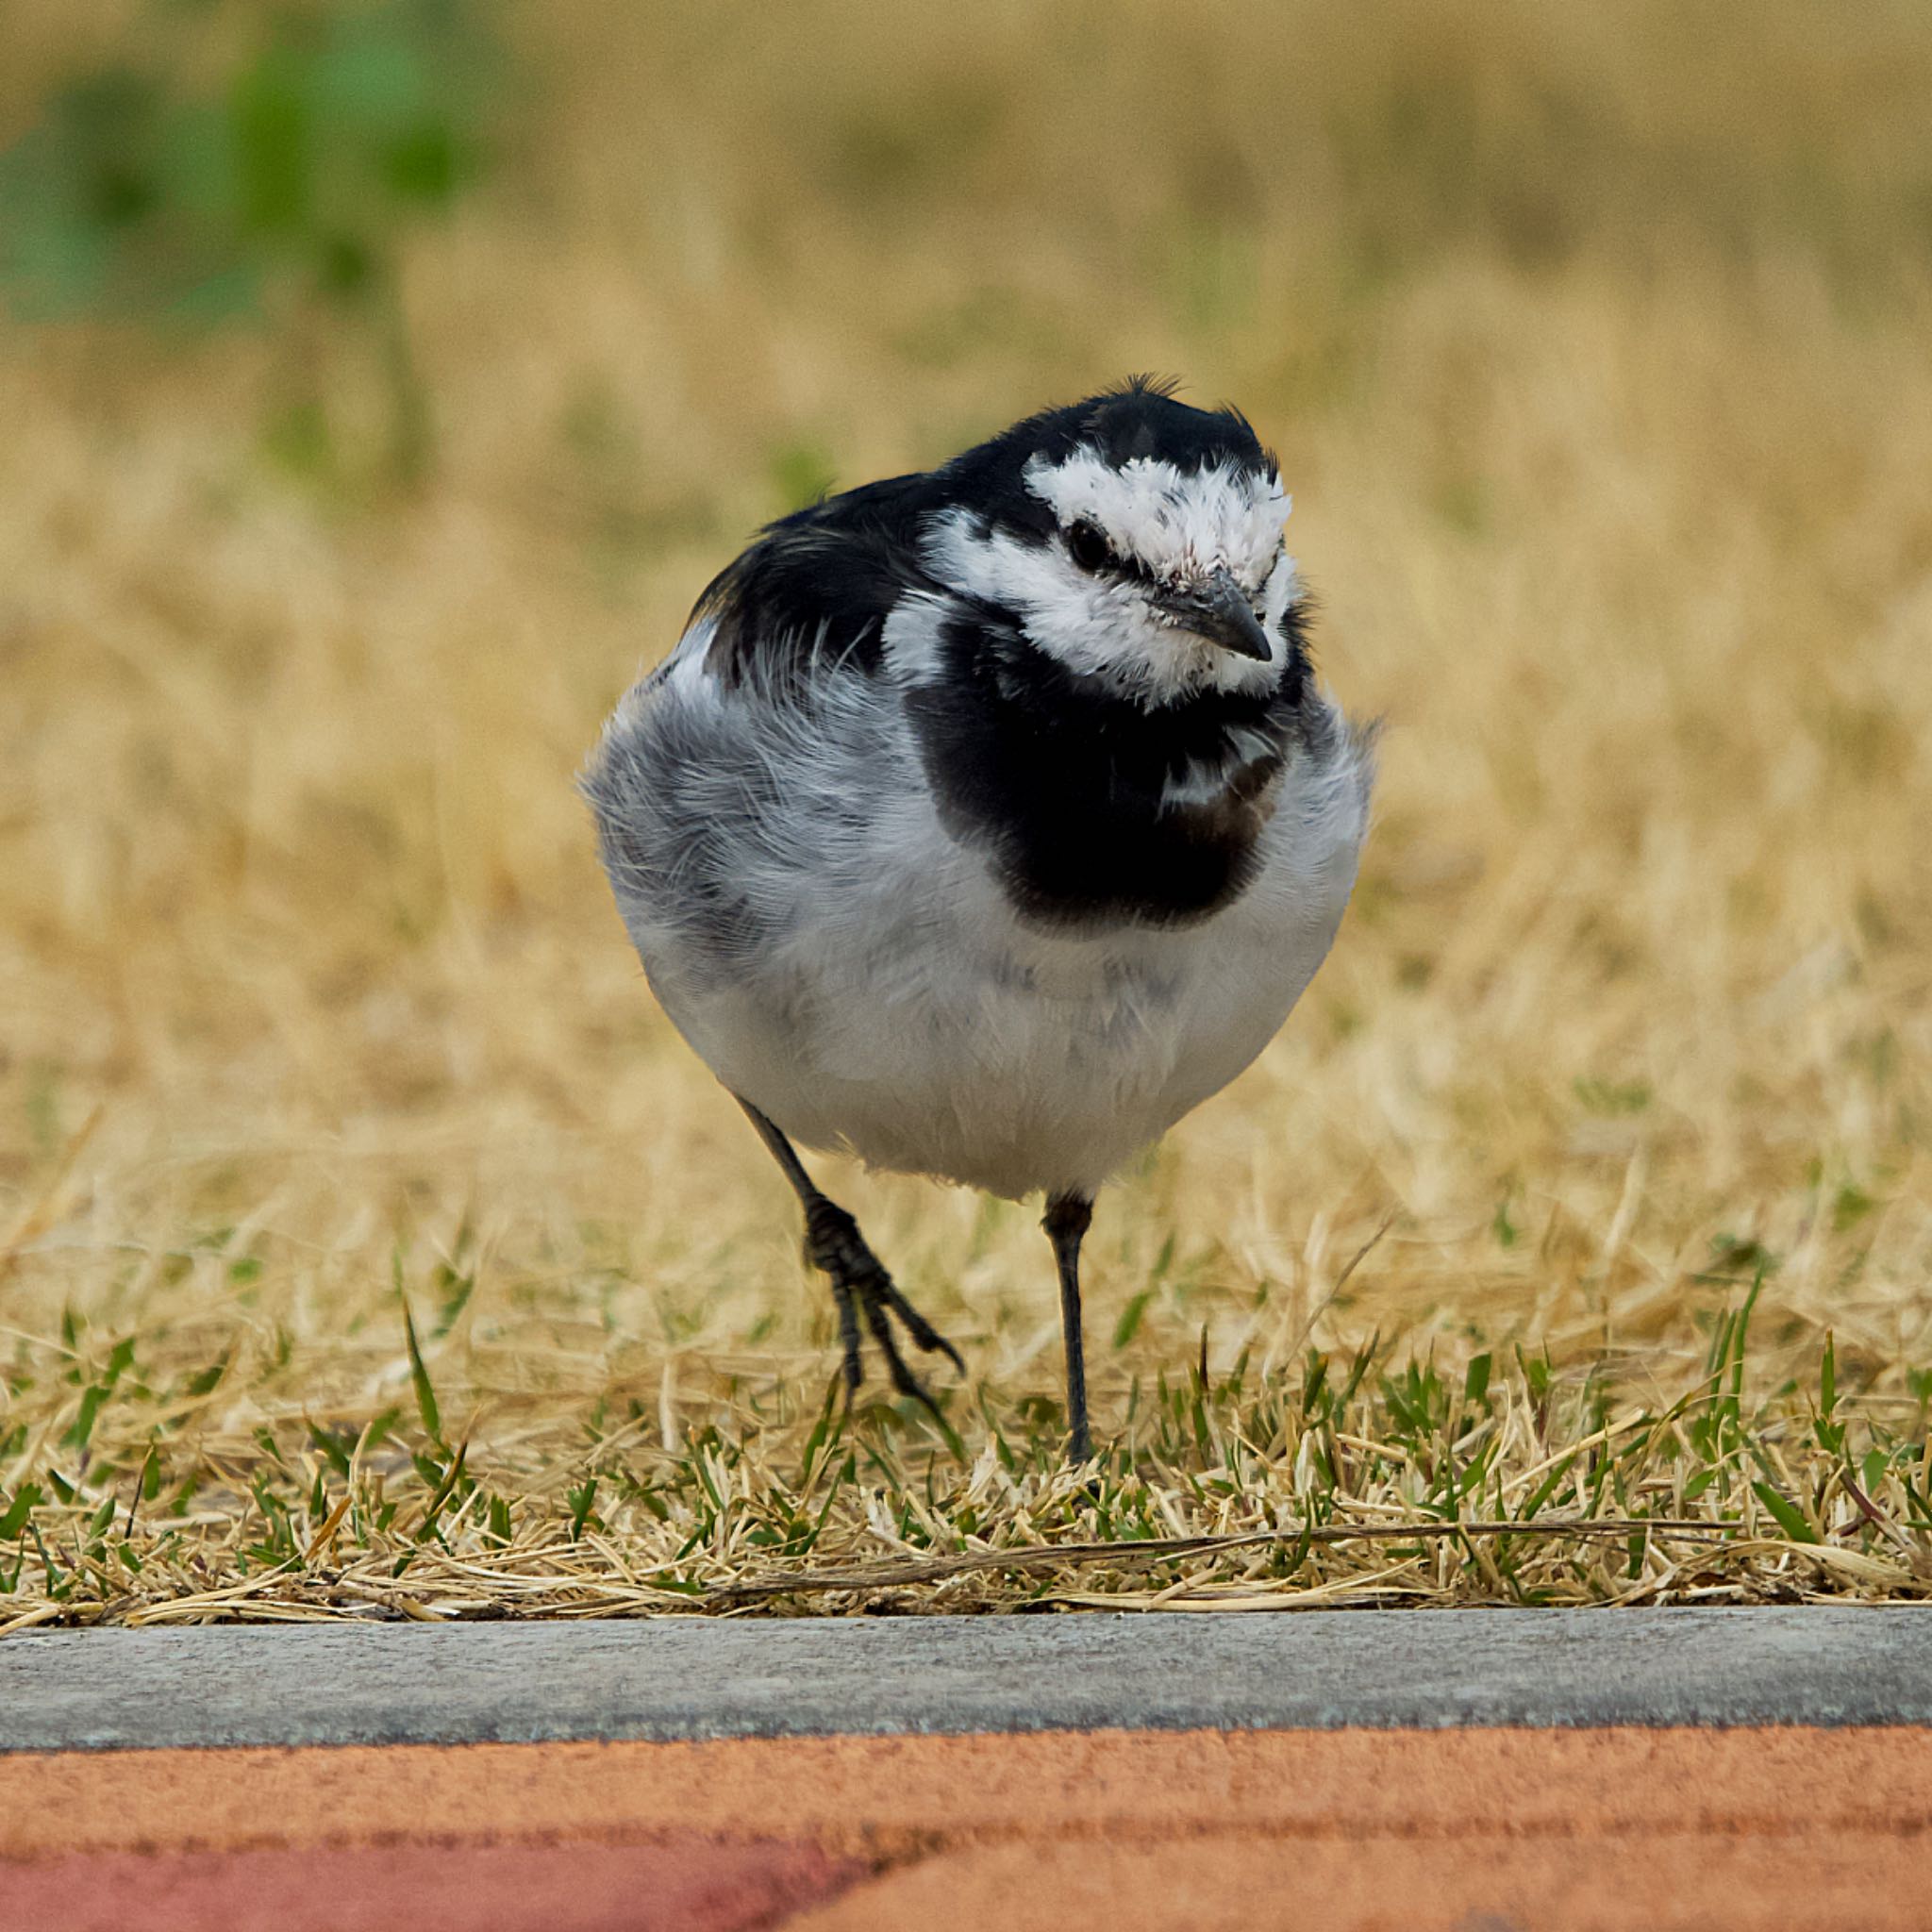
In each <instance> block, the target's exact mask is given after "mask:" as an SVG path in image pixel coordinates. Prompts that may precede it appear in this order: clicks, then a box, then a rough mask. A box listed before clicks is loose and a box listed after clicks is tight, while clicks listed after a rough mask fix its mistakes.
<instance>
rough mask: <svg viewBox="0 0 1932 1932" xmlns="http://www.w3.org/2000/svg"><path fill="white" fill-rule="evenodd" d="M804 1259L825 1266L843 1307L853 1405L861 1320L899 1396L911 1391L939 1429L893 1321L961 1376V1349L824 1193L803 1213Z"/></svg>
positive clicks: (859, 1372) (935, 1409) (936, 1412)
mask: <svg viewBox="0 0 1932 1932" xmlns="http://www.w3.org/2000/svg"><path fill="white" fill-rule="evenodd" d="M805 1258H806V1259H807V1260H808V1261H809V1262H810V1263H811V1265H812V1266H813V1267H814V1268H822V1269H824V1272H825V1273H826V1274H828V1275H829V1276H830V1277H831V1281H832V1300H833V1303H834V1304H835V1306H836V1307H837V1308H838V1310H839V1345H840V1347H841V1349H842V1350H843V1351H844V1356H845V1403H846V1407H848V1408H849V1407H851V1405H852V1401H853V1398H854V1397H855V1396H857V1395H858V1385H859V1382H860V1380H861V1379H862V1377H863V1374H864V1371H863V1369H862V1367H861V1364H860V1361H859V1336H858V1318H859V1315H860V1314H861V1313H863V1315H864V1317H865V1325H866V1326H867V1327H868V1328H870V1329H871V1330H872V1339H873V1340H874V1341H875V1342H877V1343H878V1348H879V1353H880V1354H881V1355H882V1356H884V1357H885V1358H886V1373H887V1374H889V1375H891V1378H892V1387H893V1388H894V1389H896V1390H897V1391H899V1393H900V1394H901V1395H909V1396H911V1397H912V1398H913V1399H914V1400H915V1401H918V1402H923V1403H924V1405H925V1406H926V1407H927V1408H929V1409H930V1410H931V1411H932V1413H933V1416H934V1418H935V1419H936V1420H937V1421H938V1422H939V1423H940V1424H941V1427H944V1426H946V1425H947V1424H946V1419H945V1417H944V1416H943V1415H941V1413H940V1407H939V1404H938V1403H936V1402H935V1401H934V1400H933V1399H932V1397H931V1396H930V1395H929V1394H928V1393H927V1392H926V1390H925V1386H924V1383H922V1382H921V1381H920V1379H919V1377H918V1376H917V1375H915V1374H913V1373H912V1371H911V1370H910V1369H908V1367H907V1366H906V1358H905V1357H904V1356H902V1355H901V1354H900V1353H899V1344H898V1341H897V1340H896V1339H895V1338H894V1336H893V1334H892V1320H893V1319H894V1318H896V1319H897V1320H898V1321H899V1322H900V1323H901V1324H904V1326H905V1329H906V1332H907V1334H908V1335H909V1336H910V1337H911V1338H912V1340H913V1341H915V1342H916V1343H917V1344H918V1345H919V1347H920V1348H922V1349H923V1350H924V1351H925V1353H926V1354H928V1355H931V1354H932V1353H934V1352H935V1351H937V1352H938V1353H940V1354H941V1355H943V1356H945V1357H947V1358H948V1360H950V1361H951V1362H952V1364H953V1366H954V1367H955V1368H956V1369H958V1372H959V1373H960V1374H962V1375H963V1374H965V1373H966V1364H965V1363H964V1362H963V1361H961V1360H960V1358H959V1351H958V1349H957V1348H955V1347H954V1346H953V1344H952V1343H951V1342H950V1341H947V1340H946V1338H945V1337H944V1336H943V1335H941V1333H940V1332H939V1330H938V1329H937V1328H935V1327H934V1326H933V1325H932V1324H931V1323H930V1322H928V1321H927V1320H926V1319H925V1317H924V1315H922V1314H921V1313H920V1312H919V1310H918V1309H917V1308H915V1307H913V1306H912V1304H911V1303H910V1302H908V1300H907V1299H906V1297H905V1296H904V1295H903V1294H901V1293H900V1292H899V1291H898V1290H897V1289H896V1288H895V1287H894V1286H893V1285H892V1277H891V1275H890V1274H887V1273H886V1271H885V1268H884V1267H883V1266H882V1265H881V1263H880V1261H879V1257H877V1256H876V1255H874V1253H873V1251H872V1249H871V1248H870V1247H868V1246H867V1245H866V1241H865V1237H864V1236H863V1235H862V1234H860V1233H859V1231H858V1223H857V1222H856V1221H854V1220H853V1218H852V1217H851V1215H849V1214H848V1213H846V1211H845V1210H844V1208H841V1207H839V1206H837V1205H836V1204H835V1203H833V1202H831V1201H827V1200H826V1199H825V1198H824V1196H823V1195H821V1196H819V1198H818V1199H816V1200H814V1201H812V1202H809V1203H808V1205H807V1208H806V1214H805Z"/></svg>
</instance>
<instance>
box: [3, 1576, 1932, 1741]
mask: <svg viewBox="0 0 1932 1932" xmlns="http://www.w3.org/2000/svg"><path fill="white" fill-rule="evenodd" d="M1678 1724H1696V1725H1711V1726H1723V1727H1735V1726H1741V1725H1766V1724H1801V1725H1830V1726H1840V1725H1848V1724H1882V1725H1922V1726H1932V1607H1903V1608H1887V1609H1867V1608H1857V1607H1835V1606H1834V1607H1790V1608H1787V1607H1767V1608H1747V1609H1700V1608H1666V1609H1630V1610H1590V1609H1586V1610H1399V1611H1397V1610H1390V1611H1376V1610H1367V1611H1364V1610H1352V1611H1307V1612H1302V1613H1299V1614H1296V1615H1289V1616H1253V1615H1248V1616H1205V1615H1199V1614H1195V1615H1175V1614H1164V1615H1163V1614H1153V1615H1140V1616H1136V1615H1118V1616H1117V1615H1089V1616H1080V1617H1024V1618H1013V1617H1007V1618H983V1619H966V1618H953V1617H943V1618H941V1617H934V1618H893V1619H857V1618H855V1619H842V1620H812V1621H803V1620H801V1621H795V1622H781V1621H768V1622H749V1621H747V1622H721V1621H716V1620H707V1619H699V1618H659V1619H652V1620H648V1621H639V1622H629V1623H568V1624H559V1623H542V1624H538V1623H532V1624H443V1625H430V1624H403V1625H395V1624H294V1625H290V1624H283V1625H274V1626H262V1625H254V1626H248V1625H241V1626H238V1625H232V1624H230V1625H214V1626H205V1627H198V1628H190V1629H135V1630H116V1629H109V1630H80V1631H53V1632H43V1631H29V1632H25V1633H22V1634H19V1635H16V1636H14V1637H10V1638H8V1639H6V1640H4V1641H0V1751H8V1752H22V1751H28V1752H32V1751H42V1752H44V1751H61V1750H87V1751H100V1750H123V1749H137V1750H138V1749H153V1748H159V1747H167V1746H184V1745H186V1746H208V1745H272V1746H280V1745H331V1744H461V1743H483V1742H527V1743H536V1742H555V1741H564V1740H610V1741H616V1740H675V1739H710V1738H743V1737H801V1736H803V1737H813V1736H820V1737H823V1736H841V1735H843V1736H850V1735H872V1736H881V1735H883V1736H890V1735H894V1734H905V1733H914V1732H925V1733H965V1732H986V1731H1052V1730H1112V1729H1155V1730H1195V1729H1224V1730H1255V1729H1270V1730H1333V1729H1340V1728H1343V1727H1349V1726H1361V1727H1367V1728H1375V1729H1391V1728H1395V1729H1401V1728H1416V1729H1424V1730H1435V1729H1451V1728H1460V1727H1465V1726H1485V1725H1525V1726H1531V1727H1541V1728H1550V1727H1597V1726H1605V1725H1678Z"/></svg>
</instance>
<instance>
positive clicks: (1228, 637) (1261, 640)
mask: <svg viewBox="0 0 1932 1932" xmlns="http://www.w3.org/2000/svg"><path fill="white" fill-rule="evenodd" d="M1155 603H1156V606H1157V608H1158V609H1160V610H1161V611H1163V612H1164V613H1165V614H1166V615H1167V616H1169V617H1170V618H1172V619H1173V620H1174V623H1175V624H1177V625H1180V626H1181V627H1182V628H1183V629H1184V630H1191V631H1192V632H1193V633H1194V635H1195V636H1196V637H1197V638H1206V639H1207V640H1208V642H1209V643H1211V644H1219V645H1220V646H1221V647H1222V649H1223V650H1224V651H1232V652H1233V653H1234V654H1235V656H1236V657H1238V658H1254V659H1255V660H1256V661H1257V663H1262V664H1265V663H1267V662H1268V661H1269V659H1270V658H1273V657H1274V650H1273V648H1272V647H1271V645H1270V644H1269V641H1268V633H1267V631H1266V630H1265V629H1264V628H1263V627H1262V625H1261V620H1260V619H1259V618H1258V617H1257V616H1256V615H1255V607H1254V606H1253V605H1252V604H1250V603H1249V602H1248V593H1247V592H1246V591H1243V590H1242V589H1241V585H1240V584H1239V583H1237V582H1236V581H1235V575H1234V573H1233V572H1232V571H1231V570H1229V569H1228V568H1227V567H1226V566H1225V565H1222V566H1221V567H1220V568H1219V569H1217V570H1216V571H1215V572H1214V574H1213V575H1211V576H1209V577H1208V580H1207V581H1206V582H1205V583H1202V584H1195V585H1191V586H1190V587H1189V588H1188V589H1186V590H1178V591H1162V592H1161V593H1160V595H1159V596H1158V598H1156V600H1155Z"/></svg>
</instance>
